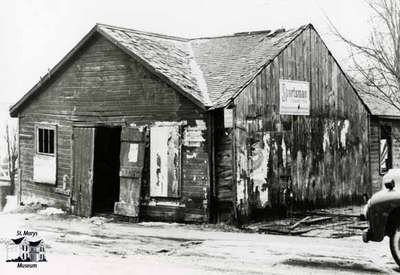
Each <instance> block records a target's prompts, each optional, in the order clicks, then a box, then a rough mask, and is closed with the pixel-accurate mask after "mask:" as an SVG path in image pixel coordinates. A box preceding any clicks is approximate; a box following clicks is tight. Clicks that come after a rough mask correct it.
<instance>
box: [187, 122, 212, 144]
mask: <svg viewBox="0 0 400 275" xmlns="http://www.w3.org/2000/svg"><path fill="white" fill-rule="evenodd" d="M206 129H207V127H206V123H205V122H204V121H203V120H196V126H187V127H185V129H184V132H183V145H184V146H187V147H200V146H201V144H202V143H203V142H205V139H204V137H203V131H205V130H206Z"/></svg>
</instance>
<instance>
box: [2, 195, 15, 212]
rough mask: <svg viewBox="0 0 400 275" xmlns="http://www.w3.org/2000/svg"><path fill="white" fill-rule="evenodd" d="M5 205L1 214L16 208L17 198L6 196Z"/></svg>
mask: <svg viewBox="0 0 400 275" xmlns="http://www.w3.org/2000/svg"><path fill="white" fill-rule="evenodd" d="M6 199H7V202H6V205H5V206H4V208H3V212H10V211H13V210H15V209H17V208H18V205H17V196H7V198H6Z"/></svg>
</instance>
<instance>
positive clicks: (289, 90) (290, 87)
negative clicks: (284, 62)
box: [279, 79, 310, 116]
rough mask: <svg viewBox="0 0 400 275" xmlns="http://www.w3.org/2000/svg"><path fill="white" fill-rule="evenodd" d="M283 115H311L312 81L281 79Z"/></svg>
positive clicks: (280, 110) (280, 112) (280, 91)
mask: <svg viewBox="0 0 400 275" xmlns="http://www.w3.org/2000/svg"><path fill="white" fill-rule="evenodd" d="M279 94H280V105H279V106H280V107H279V114H281V115H296V116H309V115H310V83H309V82H305V81H295V80H286V79H279Z"/></svg>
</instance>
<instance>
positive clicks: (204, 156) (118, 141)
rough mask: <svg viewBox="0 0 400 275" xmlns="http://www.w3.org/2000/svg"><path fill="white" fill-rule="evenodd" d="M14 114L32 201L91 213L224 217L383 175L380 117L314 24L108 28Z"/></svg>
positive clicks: (323, 198) (348, 188) (297, 201)
mask: <svg viewBox="0 0 400 275" xmlns="http://www.w3.org/2000/svg"><path fill="white" fill-rule="evenodd" d="M10 113H11V116H12V117H18V118H19V150H20V159H19V168H20V184H19V186H18V188H17V189H18V196H19V199H20V201H21V202H24V203H28V202H32V201H34V202H36V201H39V202H43V203H46V204H49V205H56V206H59V207H63V208H66V209H69V210H70V211H71V212H72V213H73V214H77V215H81V216H91V215H94V214H96V213H101V212H114V213H116V214H119V215H124V216H128V217H134V218H137V217H140V218H141V219H146V220H169V221H198V222H203V221H205V222H208V221H211V220H216V221H224V220H228V219H232V218H236V219H240V218H252V217H255V216H258V217H259V216H260V215H263V214H265V213H267V212H268V210H272V211H273V210H274V209H282V207H285V206H287V205H288V204H289V203H290V204H291V205H292V206H293V207H295V208H296V207H298V208H299V209H300V208H302V207H309V206H311V207H312V206H314V207H315V206H327V205H338V204H342V203H352V202H356V201H360V200H361V199H362V198H363V196H365V195H367V196H368V195H370V194H371V192H373V191H375V190H374V188H376V186H379V184H380V183H375V187H374V184H373V183H372V181H371V178H372V176H371V175H373V174H374V173H375V172H374V171H372V170H371V169H372V168H371V167H378V166H379V163H377V165H372V162H373V160H370V145H371V148H372V147H373V146H372V145H374V146H375V145H376V146H379V142H380V141H379V138H378V139H377V140H376V143H377V144H370V132H371V131H370V121H371V117H372V116H373V115H372V114H371V112H370V110H369V108H368V107H367V105H365V104H364V102H363V101H362V99H361V98H360V96H359V95H358V94H357V92H356V91H355V89H354V87H353V86H352V85H351V83H350V82H349V79H348V78H347V77H346V75H345V74H344V73H343V71H342V69H341V68H340V66H339V65H338V63H337V62H336V60H335V59H334V58H333V56H332V54H331V53H330V51H329V50H328V49H327V47H326V45H325V44H324V42H323V41H322V40H321V37H320V36H319V35H318V33H317V32H316V31H315V29H314V27H313V26H312V25H307V26H302V27H300V28H298V29H293V30H284V29H281V30H277V31H274V32H270V31H259V32H246V33H237V34H235V35H231V36H221V37H210V38H197V39H185V38H179V37H171V36H165V35H160V34H154V33H147V32H141V31H136V30H131V29H125V28H118V27H113V26H108V25H103V24H97V25H96V26H95V27H94V28H93V29H92V30H91V31H90V32H89V33H88V34H87V35H86V36H85V37H84V38H83V39H82V40H81V41H80V42H79V43H78V45H76V47H75V48H74V49H72V50H71V51H70V52H69V53H68V54H67V55H66V56H65V57H64V58H63V59H62V60H61V61H60V62H59V63H58V64H57V65H56V66H55V67H54V68H53V69H52V70H51V71H50V72H49V73H48V74H47V75H46V76H45V77H43V78H42V79H41V81H40V82H39V83H38V84H36V85H35V86H34V87H33V88H32V89H31V90H30V91H29V92H28V93H27V94H26V95H25V96H24V97H23V98H22V99H21V100H19V101H18V102H17V103H16V104H15V105H14V106H12V107H11V109H10ZM376 125H378V126H376V127H377V128H379V123H377V124H376ZM378 130H379V129H378ZM374 133H375V132H374ZM378 134H379V131H378ZM374 161H375V160H374ZM376 161H377V162H379V160H376ZM378 168H379V167H378ZM378 168H376V169H378ZM374 169H375V168H374ZM268 213H271V212H268Z"/></svg>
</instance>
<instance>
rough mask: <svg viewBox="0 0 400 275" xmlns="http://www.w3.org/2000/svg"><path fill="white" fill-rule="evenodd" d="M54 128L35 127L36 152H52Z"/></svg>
mask: <svg viewBox="0 0 400 275" xmlns="http://www.w3.org/2000/svg"><path fill="white" fill-rule="evenodd" d="M54 136H55V130H54V129H48V128H42V127H37V152H38V153H42V154H52V155H53V154H54V151H55V150H54V148H55V144H54V143H55V139H54Z"/></svg>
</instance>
